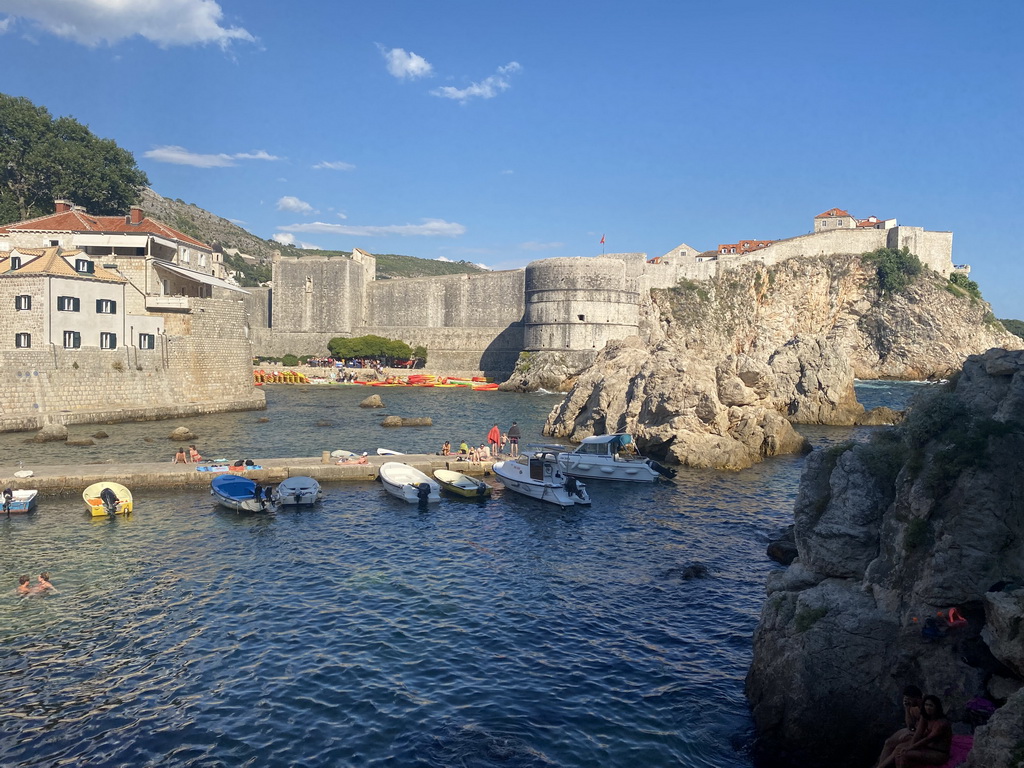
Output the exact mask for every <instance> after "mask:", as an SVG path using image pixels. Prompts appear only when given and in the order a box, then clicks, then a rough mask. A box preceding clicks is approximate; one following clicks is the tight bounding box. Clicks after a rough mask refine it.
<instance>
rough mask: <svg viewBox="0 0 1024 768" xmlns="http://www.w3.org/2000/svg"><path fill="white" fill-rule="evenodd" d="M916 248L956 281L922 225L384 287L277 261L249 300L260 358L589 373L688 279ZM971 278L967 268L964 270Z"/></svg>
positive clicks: (350, 274) (363, 269) (946, 236)
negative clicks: (335, 349)
mask: <svg viewBox="0 0 1024 768" xmlns="http://www.w3.org/2000/svg"><path fill="white" fill-rule="evenodd" d="M883 247H889V248H903V247H907V248H909V249H910V251H911V252H913V253H915V254H917V255H918V257H919V258H920V259H921V261H922V262H923V263H924V264H925V265H926V266H928V267H930V268H931V269H933V270H935V271H936V272H938V273H940V274H942V275H943V276H947V277H948V276H949V275H950V274H951V273H952V272H953V271H954V270H955V269H961V268H955V267H954V266H953V262H952V247H953V235H952V233H951V232H928V231H925V230H924V229H922V228H921V227H904V226H893V227H890V228H889V229H873V228H863V229H834V230H823V231H819V232H815V233H812V234H807V235H801V236H798V237H793V238H789V239H787V240H779V241H776V242H774V243H772V244H771V245H769V246H767V247H765V248H762V249H760V250H757V251H754V252H751V253H747V254H743V255H721V256H717V255H716V256H715V257H712V258H708V257H706V256H704V255H702V254H701V253H700V252H699V251H697V250H695V249H693V248H691V247H689V246H687V245H680V246H679V247H677V248H675V249H673V250H672V251H670V252H669V253H667V254H665V255H664V256H662V257H659V258H657V259H653V260H651V261H648V260H647V258H646V255H645V254H643V253H620V254H604V255H602V256H599V257H589V258H584V257H573V258H553V259H542V260H539V261H534V262H531V263H530V264H528V265H527V266H526V268H525V269H523V270H509V271H503V272H487V273H483V274H472V275H445V276H438V277H423V278H411V279H395V280H377V279H375V264H374V259H373V257H372V256H371V255H369V254H366V253H363V252H362V251H359V250H358V249H356V251H355V252H354V258H353V259H348V258H345V257H333V258H326V257H315V256H306V257H301V258H297V259H296V258H288V259H282V258H275V260H274V264H273V270H274V273H273V289H271V290H270V291H269V292H263V291H253V294H252V295H251V296H250V297H248V299H247V303H248V304H249V307H250V312H249V322H250V324H251V325H252V338H253V347H254V351H255V352H256V353H257V354H261V355H267V356H272V357H280V356H283V355H285V354H295V355H324V354H327V342H328V341H330V339H331V338H334V337H336V336H362V335H366V334H371V333H372V334H376V335H378V336H384V337H387V338H392V339H400V340H402V341H404V342H406V343H407V344H409V345H410V346H417V345H423V346H425V347H426V348H427V352H428V359H429V363H430V367H431V368H432V369H435V370H443V371H448V372H450V373H456V372H460V373H462V372H475V373H476V372H482V373H484V374H486V375H489V376H494V377H495V378H507V377H508V376H509V375H510V374H511V372H512V370H513V368H514V366H515V362H516V359H517V358H518V355H519V353H520V352H524V351H525V352H557V353H560V354H561V355H562V356H563V357H564V358H565V360H566V362H567V363H569V364H570V365H579V366H580V367H582V366H585V365H586V364H588V363H589V362H590V361H591V360H593V358H594V357H595V356H596V355H597V353H598V352H599V351H600V350H601V349H602V348H603V347H604V345H605V344H606V343H607V342H608V341H610V340H612V339H616V338H623V337H626V336H630V335H633V334H636V333H637V332H638V330H639V312H640V303H641V299H642V297H643V296H644V295H645V294H646V293H647V292H649V291H650V289H652V288H668V287H671V286H673V285H675V284H676V283H677V282H678V281H679V280H681V279H689V280H706V279H710V278H713V277H716V276H717V275H720V274H722V273H723V272H725V271H727V270H729V269H732V268H735V267H738V266H740V265H742V264H748V263H751V262H756V263H763V264H767V265H772V264H777V263H779V262H781V261H785V260H787V259H791V258H797V257H801V256H817V255H829V254H844V253H864V252H867V251H873V250H876V249H878V248H883ZM962 269H965V270H966V269H968V268H966V267H964V268H962Z"/></svg>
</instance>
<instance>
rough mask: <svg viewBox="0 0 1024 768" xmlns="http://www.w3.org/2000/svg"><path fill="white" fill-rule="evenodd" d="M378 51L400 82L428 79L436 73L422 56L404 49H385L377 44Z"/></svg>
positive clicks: (389, 70)
mask: <svg viewBox="0 0 1024 768" xmlns="http://www.w3.org/2000/svg"><path fill="white" fill-rule="evenodd" d="M377 49H378V50H379V51H380V52H381V55H382V56H384V61H385V62H387V67H388V72H389V73H390V74H391V76H392V77H397V78H398V79H399V80H418V79H420V78H421V77H428V76H429V75H431V74H432V73H433V71H434V68H433V67H432V66H430V62H429V61H427V60H426V59H424V58H423V57H422V56H420V55H418V54H415V53H413V52H412V51H405V50H403V49H402V48H385V47H384V46H383V45H381V44H380V43H377Z"/></svg>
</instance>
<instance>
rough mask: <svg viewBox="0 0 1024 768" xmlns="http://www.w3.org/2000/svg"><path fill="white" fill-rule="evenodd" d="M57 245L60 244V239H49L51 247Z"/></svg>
mask: <svg viewBox="0 0 1024 768" xmlns="http://www.w3.org/2000/svg"><path fill="white" fill-rule="evenodd" d="M58 245H60V240H51V241H50V247H51V248H55V247H57V246H58Z"/></svg>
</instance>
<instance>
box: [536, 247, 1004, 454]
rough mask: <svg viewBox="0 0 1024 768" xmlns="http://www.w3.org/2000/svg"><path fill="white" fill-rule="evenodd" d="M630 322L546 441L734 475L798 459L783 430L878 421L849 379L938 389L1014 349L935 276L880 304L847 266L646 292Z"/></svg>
mask: <svg viewBox="0 0 1024 768" xmlns="http://www.w3.org/2000/svg"><path fill="white" fill-rule="evenodd" d="M641 318H642V333H641V335H640V337H637V338H632V339H627V340H623V341H619V342H613V343H611V344H609V345H607V346H606V347H605V349H604V350H603V351H602V352H601V354H600V355H599V356H598V358H597V360H596V362H595V363H594V365H593V366H591V367H590V368H589V369H588V370H586V371H584V372H582V373H580V374H579V376H578V378H576V379H575V382H574V384H573V386H572V389H571V390H570V392H569V394H568V395H567V397H566V399H565V400H564V401H563V402H562V403H561V405H560V406H558V407H557V408H556V409H555V410H554V411H553V412H552V414H551V416H550V417H549V418H548V421H547V424H546V426H545V432H546V433H547V434H550V435H553V436H558V437H568V438H569V439H572V440H579V439H582V438H583V437H586V436H588V435H591V434H600V433H602V432H611V431H617V430H623V431H628V432H631V433H632V434H634V435H635V436H636V437H637V442H638V445H639V447H640V448H641V450H644V451H646V452H648V453H650V454H651V455H653V456H655V457H659V458H664V459H668V460H673V459H674V460H676V461H678V462H680V463H682V464H688V465H691V466H700V467H720V468H741V467H745V466H749V465H750V464H751V463H753V462H755V461H758V460H759V459H760V458H762V457H764V456H771V455H775V454H778V453H782V452H787V451H793V450H797V449H799V447H800V446H801V445H802V444H803V441H802V440H801V439H800V438H799V436H798V435H797V434H796V432H795V431H794V430H793V429H792V427H791V426H790V423H813V424H854V423H865V421H866V422H867V423H878V421H879V417H878V416H877V415H874V414H873V415H865V414H864V412H863V411H864V409H863V408H862V407H861V406H860V405H859V404H858V403H857V400H856V396H855V394H854V390H853V379H854V377H859V378H886V377H889V378H910V379H919V378H928V377H932V378H944V377H946V376H948V375H949V374H950V372H951V371H953V370H956V369H958V368H959V366H960V365H961V364H962V363H963V360H964V359H965V358H966V357H967V356H968V355H969V354H973V353H977V352H980V351H983V350H985V349H988V348H990V347H993V346H1007V347H1009V348H1019V347H1020V346H1021V340H1020V339H1019V338H1017V337H1015V336H1012V335H1011V334H1009V333H1007V332H1006V331H1005V330H1003V328H1002V326H1000V325H999V324H998V322H997V321H995V320H994V319H992V318H991V312H989V309H988V305H987V304H985V303H984V302H982V301H980V300H978V299H976V298H973V297H971V296H970V295H968V294H965V293H964V292H963V291H961V290H959V289H958V288H957V287H956V286H953V285H952V284H950V283H949V281H947V280H945V279H944V278H942V277H940V276H939V275H937V274H936V273H933V272H928V273H927V274H923V275H920V276H919V277H918V278H917V279H916V280H914V281H913V282H911V284H910V285H909V287H908V288H907V289H906V290H905V291H904V292H902V293H899V294H890V295H886V294H884V293H883V292H882V291H881V290H880V288H879V285H878V279H877V275H876V268H875V266H874V265H872V264H869V263H867V262H865V261H864V260H862V259H861V257H860V256H853V255H850V256H831V257H805V258H800V259H791V260H789V261H786V262H783V263H781V264H778V265H775V266H771V267H765V266H764V265H759V264H750V265H747V266H746V267H743V268H741V269H736V270H733V271H730V272H727V273H725V274H724V275H722V276H721V277H719V278H717V279H715V280H712V281H706V282H700V283H697V282H691V281H683V282H681V283H680V284H679V285H678V286H677V287H676V288H674V289H671V290H664V291H653V292H652V295H651V298H650V301H649V302H645V304H644V306H642V308H641ZM524 384H528V382H525V381H523V382H518V385H519V386H520V388H521V387H522V386H523V385H524ZM546 388H549V389H551V388H553V387H551V386H550V384H548V386H547V387H546Z"/></svg>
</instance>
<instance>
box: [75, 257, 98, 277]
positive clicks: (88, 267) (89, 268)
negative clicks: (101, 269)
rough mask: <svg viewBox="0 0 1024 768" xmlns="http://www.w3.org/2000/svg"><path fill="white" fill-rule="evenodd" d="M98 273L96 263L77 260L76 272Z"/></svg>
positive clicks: (87, 260)
mask: <svg viewBox="0 0 1024 768" xmlns="http://www.w3.org/2000/svg"><path fill="white" fill-rule="evenodd" d="M95 271H96V262H93V261H90V260H89V259H75V272H82V273H85V274H92V273H93V272H95Z"/></svg>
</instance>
